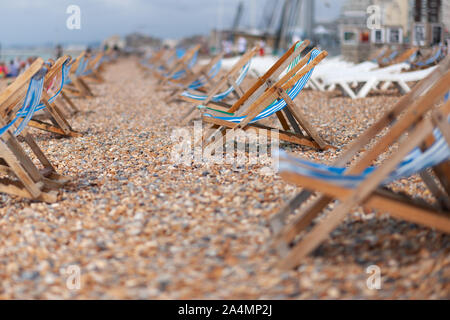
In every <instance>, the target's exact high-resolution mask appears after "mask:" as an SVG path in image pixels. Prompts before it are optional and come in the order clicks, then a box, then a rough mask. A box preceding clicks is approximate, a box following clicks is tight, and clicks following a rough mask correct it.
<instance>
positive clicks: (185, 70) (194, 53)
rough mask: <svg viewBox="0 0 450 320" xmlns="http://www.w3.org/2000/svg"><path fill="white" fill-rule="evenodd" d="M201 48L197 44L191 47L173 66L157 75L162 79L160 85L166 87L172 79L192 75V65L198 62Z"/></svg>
mask: <svg viewBox="0 0 450 320" xmlns="http://www.w3.org/2000/svg"><path fill="white" fill-rule="evenodd" d="M199 50H200V45H195V46H194V47H192V48H191V49H189V50H188V51H187V52H186V53H185V54H184V55H183V56H182V57H181V58H179V59H177V61H176V62H175V63H174V64H173V66H171V67H170V68H169V69H167V70H165V71H164V72H162V73H160V74H156V76H157V77H158V78H159V79H160V81H159V85H160V87H164V86H165V85H166V84H167V83H168V82H169V81H170V80H179V79H181V78H183V77H185V76H189V75H192V74H193V72H192V70H191V69H192V67H193V66H194V65H195V63H196V62H197V57H198V51H199Z"/></svg>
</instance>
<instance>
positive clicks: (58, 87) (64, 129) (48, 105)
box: [28, 56, 82, 137]
mask: <svg viewBox="0 0 450 320" xmlns="http://www.w3.org/2000/svg"><path fill="white" fill-rule="evenodd" d="M71 62H72V59H71V58H70V57H69V56H64V57H61V58H59V59H58V60H57V61H56V62H55V63H54V64H53V65H51V64H49V70H48V72H47V74H46V75H45V80H44V88H45V90H44V91H43V92H42V96H41V104H40V105H39V106H38V109H37V110H36V111H39V110H42V111H43V112H44V113H45V119H49V120H50V122H51V123H48V122H45V121H43V120H44V119H40V117H39V116H37V115H33V118H31V119H30V120H29V122H28V125H29V126H31V127H33V128H37V129H40V130H44V131H47V132H51V133H55V134H59V135H62V136H66V137H80V136H82V134H81V133H79V132H77V131H75V130H73V129H72V127H71V125H70V124H69V122H68V121H67V119H66V116H65V115H64V113H63V111H62V108H61V106H60V105H59V104H58V103H57V100H56V99H57V98H58V96H59V94H60V93H61V92H62V90H63V88H64V80H65V78H66V76H67V72H69V68H70V65H71Z"/></svg>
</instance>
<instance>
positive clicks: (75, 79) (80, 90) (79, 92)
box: [63, 52, 94, 98]
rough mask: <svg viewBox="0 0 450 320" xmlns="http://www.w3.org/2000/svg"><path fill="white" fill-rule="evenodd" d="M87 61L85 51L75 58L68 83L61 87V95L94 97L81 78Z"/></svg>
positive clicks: (87, 56)
mask: <svg viewBox="0 0 450 320" xmlns="http://www.w3.org/2000/svg"><path fill="white" fill-rule="evenodd" d="M88 63H89V55H88V54H87V53H86V52H82V53H81V54H80V55H79V56H78V57H77V58H76V59H75V61H74V63H73V64H72V68H71V69H70V74H69V77H68V83H67V84H65V86H64V88H63V93H64V95H63V96H68V95H73V96H75V97H79V98H91V97H94V94H93V92H92V90H91V88H90V87H89V86H88V85H87V83H86V82H85V81H84V80H83V73H84V72H85V71H86V67H87V65H88Z"/></svg>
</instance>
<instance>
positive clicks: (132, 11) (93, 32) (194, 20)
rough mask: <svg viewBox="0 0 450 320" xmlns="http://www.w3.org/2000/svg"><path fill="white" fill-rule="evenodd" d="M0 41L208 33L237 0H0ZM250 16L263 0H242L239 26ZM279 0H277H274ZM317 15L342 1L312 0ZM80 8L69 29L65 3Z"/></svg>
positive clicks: (326, 14) (225, 21)
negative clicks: (77, 27) (76, 20)
mask: <svg viewBox="0 0 450 320" xmlns="http://www.w3.org/2000/svg"><path fill="white" fill-rule="evenodd" d="M0 1H1V2H2V3H1V5H0V7H1V9H0V13H1V17H0V43H1V44H2V45H3V46H9V45H16V44H20V45H23V44H30V45H38V44H44V43H57V42H61V43H89V42H95V41H100V40H102V39H104V38H106V37H108V36H110V35H112V34H120V35H126V34H128V33H131V32H134V31H138V32H142V33H146V34H151V35H154V36H157V37H163V38H180V37H184V36H188V35H194V34H208V33H209V31H210V30H211V29H212V28H215V27H217V26H218V25H219V24H220V19H219V8H220V5H219V4H220V3H221V2H222V3H223V6H222V8H223V10H222V26H224V27H226V28H229V27H230V26H231V24H232V21H233V18H234V15H235V12H236V8H237V5H238V3H239V1H241V0H0ZM252 1H253V3H254V5H253V7H254V8H255V10H254V12H255V14H254V20H256V23H257V24H259V22H260V20H261V12H262V8H263V6H264V4H265V2H266V1H267V0H243V2H244V6H245V8H246V9H245V11H244V16H243V19H242V22H243V23H242V24H243V25H249V24H250V22H251V21H252V19H251V14H250V8H251V3H252ZM273 1H281V0H273ZM315 1H316V3H317V5H316V17H317V19H318V20H329V19H333V18H336V17H337V16H338V15H339V9H340V5H341V4H342V2H343V1H344V0H315ZM72 4H74V5H78V6H79V7H80V8H81V30H68V29H67V28H66V20H67V18H68V17H69V15H68V14H67V13H66V9H67V7H68V6H69V5H72Z"/></svg>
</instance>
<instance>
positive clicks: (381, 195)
mask: <svg viewBox="0 0 450 320" xmlns="http://www.w3.org/2000/svg"><path fill="white" fill-rule="evenodd" d="M449 62H450V59H447V60H446V61H445V63H444V64H443V65H441V66H440V67H439V68H438V69H437V70H435V71H434V72H433V73H432V74H431V75H430V76H429V77H428V78H427V79H425V80H423V81H421V82H420V83H419V84H418V85H417V86H416V87H415V88H414V90H413V91H412V92H411V93H410V94H408V95H406V96H404V97H403V98H402V99H401V100H400V101H399V102H398V103H397V104H396V105H395V106H394V107H393V108H392V109H391V110H390V111H388V112H386V114H385V115H384V116H382V117H381V118H380V119H379V120H378V121H377V122H376V123H375V124H374V125H372V126H371V127H370V128H369V129H368V130H367V131H366V132H365V133H364V134H363V135H362V136H361V137H360V138H359V139H357V141H356V142H354V143H353V144H352V145H351V146H350V147H349V149H348V150H347V151H346V152H344V153H343V154H342V155H341V156H340V157H339V158H338V159H337V160H336V161H335V162H334V163H333V165H332V166H325V165H322V164H317V163H313V162H310V161H306V160H302V159H298V158H296V157H293V156H290V155H287V154H286V153H281V161H280V165H279V166H280V175H281V176H282V178H283V179H284V180H286V181H288V182H291V183H294V184H296V185H298V186H301V187H303V188H304V190H303V191H302V192H301V193H299V194H298V195H297V196H296V197H295V198H293V199H292V200H291V201H290V202H289V203H288V204H287V205H286V206H285V207H284V208H283V209H282V210H281V211H280V212H279V213H278V214H277V215H275V216H274V217H273V218H272V219H271V223H270V226H271V229H272V231H273V232H274V234H275V236H274V237H273V239H274V241H273V243H272V248H274V249H276V250H277V251H278V253H279V254H280V255H281V257H282V259H281V260H280V261H279V263H278V267H280V268H284V269H291V268H294V267H296V266H297V265H299V264H300V263H301V259H302V258H304V257H305V256H306V255H308V254H309V253H311V252H312V251H313V250H314V249H316V248H317V247H318V246H319V245H320V244H321V243H322V242H323V241H324V240H325V239H326V238H327V237H329V234H330V233H331V232H332V231H333V230H334V229H335V228H336V227H337V226H338V225H339V224H340V223H342V222H343V220H344V219H345V217H346V215H347V214H348V213H349V212H350V211H351V210H352V209H353V208H355V207H357V206H364V207H366V208H370V209H375V210H380V211H383V212H389V213H390V214H391V215H392V216H393V217H395V218H399V219H403V220H407V221H410V222H413V223H418V224H422V225H424V226H428V227H431V228H436V229H437V230H440V231H443V232H446V233H449V232H450V215H449V214H450V211H449V209H450V198H449V195H450V162H449V159H450V149H449V143H450V126H449V120H450V118H449V114H450V101H446V102H444V104H443V106H441V107H439V108H435V105H436V104H438V103H440V102H441V101H442V98H443V96H444V95H445V94H446V93H447V92H448V91H449V89H450V71H449V68H448V67H449V64H450V63H449ZM400 115H401V117H400ZM387 127H390V128H389V129H388V130H386V128H387ZM380 134H383V136H382V137H381V138H380V139H379V140H378V141H377V142H375V144H373V145H371V144H370V143H371V142H372V140H373V139H374V138H376V137H377V136H378V135H380ZM391 147H393V148H391ZM396 147H397V149H395V148H396ZM387 151H391V153H390V154H388V155H387V156H386V160H384V161H383V162H382V164H381V165H380V166H378V167H371V165H372V164H373V162H374V161H376V160H377V159H379V158H380V156H381V155H383V154H385V153H386V152H387ZM360 153H361V154H362V155H361V156H359V157H358V159H357V160H356V162H354V163H353V165H351V166H350V167H349V168H348V169H347V168H345V166H346V165H347V164H348V163H349V162H351V161H352V160H353V159H354V158H355V156H357V155H358V154H360ZM430 170H432V172H433V174H431V173H430ZM416 173H418V174H420V177H421V178H422V180H423V181H424V183H425V185H426V186H427V187H428V189H429V190H430V191H431V194H433V195H434V196H435V198H436V203H435V204H434V205H431V204H429V203H427V202H425V201H423V200H417V199H413V198H411V197H409V196H406V195H404V194H402V193H396V192H394V191H391V190H390V189H388V188H387V187H386V185H388V184H389V183H391V182H392V181H395V180H398V179H401V178H405V177H409V176H410V175H412V174H416ZM433 175H434V176H435V177H436V178H437V179H435V178H434V177H433ZM315 192H319V193H320V194H321V195H320V196H319V197H318V198H316V199H314V200H313V199H312V197H313V196H314V194H315ZM308 200H311V201H308ZM336 200H338V203H337V204H336V205H333V206H332V208H330V211H326V212H327V213H326V215H325V216H324V217H322V218H321V220H320V221H319V222H317V224H316V225H314V226H313V227H312V229H310V230H309V231H307V232H306V231H305V230H306V229H307V227H308V226H310V225H311V223H312V222H313V220H314V219H315V218H316V217H317V216H318V215H319V214H321V213H323V212H324V211H325V210H326V209H327V208H328V207H329V206H330V204H334V203H335V201H336ZM302 204H305V206H304V207H303V208H302V210H301V211H300V212H299V214H298V216H297V217H296V218H295V219H294V221H291V222H289V225H285V222H286V219H287V217H288V216H289V215H290V213H291V212H293V211H294V210H295V209H296V208H298V207H300V206H301V205H302ZM303 231H305V232H306V234H304V236H303V237H302V238H301V240H300V241H299V242H298V243H294V242H295V241H296V240H297V238H298V236H299V234H300V233H301V232H303Z"/></svg>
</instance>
